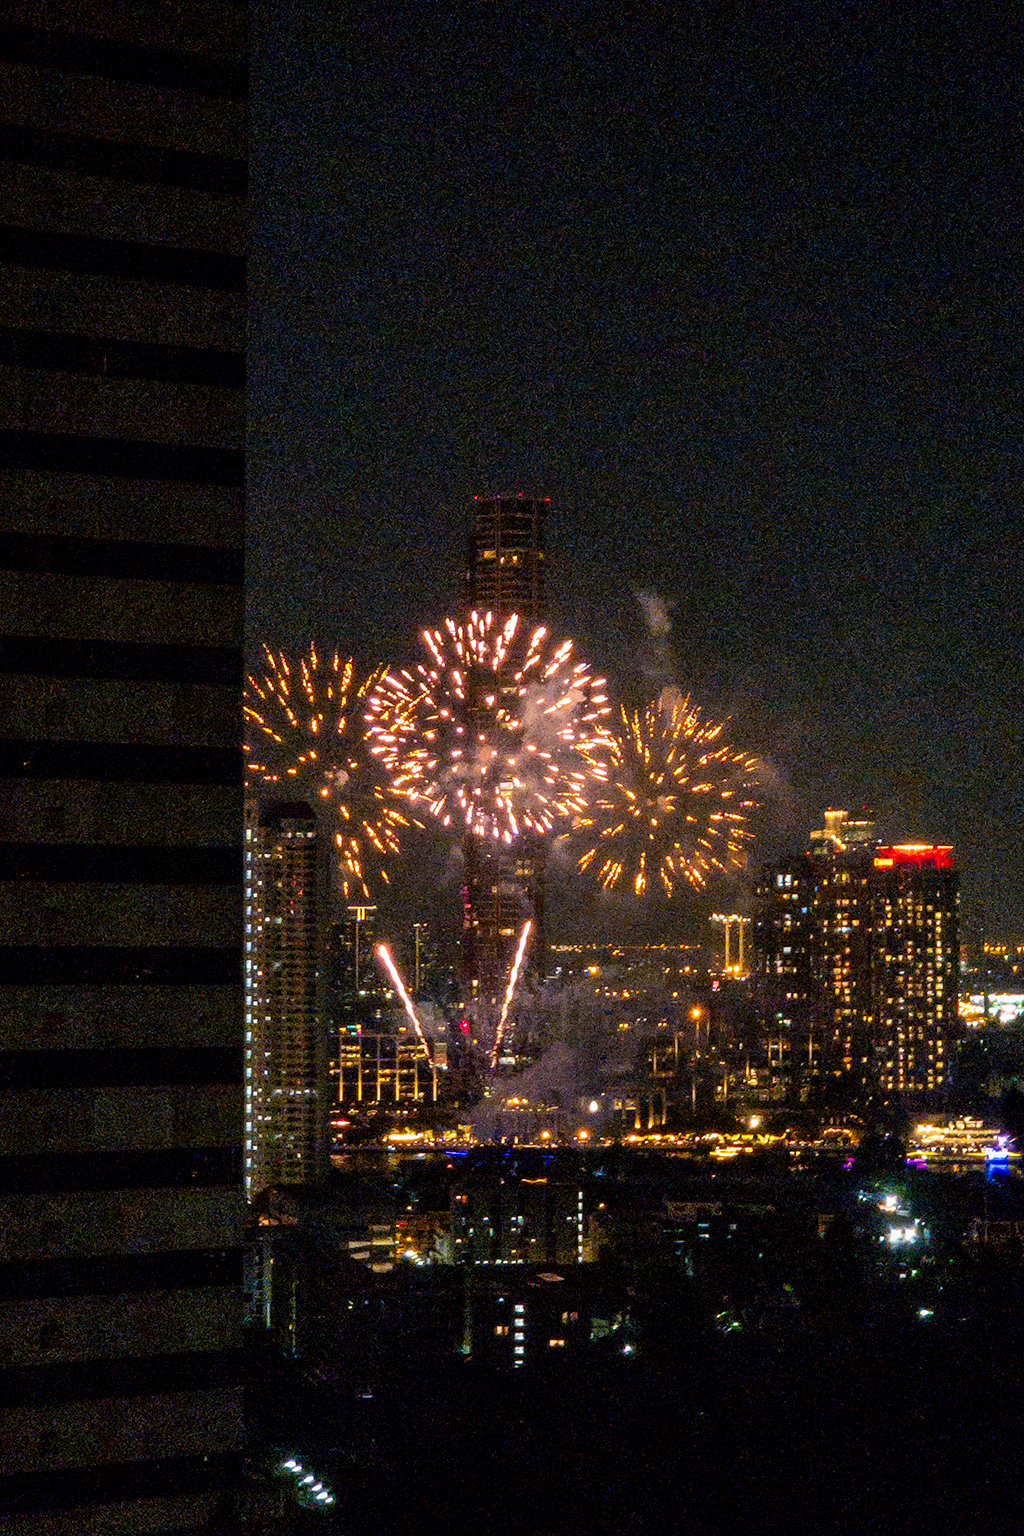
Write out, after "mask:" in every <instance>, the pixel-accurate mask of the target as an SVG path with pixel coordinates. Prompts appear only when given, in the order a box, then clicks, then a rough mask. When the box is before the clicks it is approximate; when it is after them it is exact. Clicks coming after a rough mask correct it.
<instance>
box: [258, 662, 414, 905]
mask: <svg viewBox="0 0 1024 1536" xmlns="http://www.w3.org/2000/svg"><path fill="white" fill-rule="evenodd" d="M263 651H264V661H265V668H264V670H263V671H262V673H261V674H260V675H259V676H253V675H251V674H250V675H249V676H248V677H247V678H246V680H245V701H244V706H243V708H244V713H245V725H246V738H247V739H246V742H245V746H244V748H243V750H244V752H245V754H246V782H247V783H248V784H249V785H250V787H257V786H266V787H270V786H274V787H278V786H279V787H280V788H281V789H282V790H285V789H286V790H287V791H288V792H289V793H290V794H292V795H295V796H298V797H302V798H304V799H307V800H308V801H309V802H310V804H311V805H312V806H313V807H314V808H315V809H316V808H319V809H325V810H326V809H329V810H330V811H331V813H332V815H333V816H334V817H336V818H337V823H338V825H337V826H336V828H335V831H334V844H335V850H336V855H337V865H338V876H339V881H340V885H341V890H342V894H343V895H344V897H345V899H346V900H349V899H351V898H352V897H353V896H364V897H368V896H369V894H370V891H369V886H368V884H367V879H368V878H373V877H377V876H379V878H381V879H382V880H384V881H387V878H388V876H387V870H386V869H385V867H384V865H385V862H386V861H387V860H388V859H389V858H391V857H393V856H394V855H395V854H397V853H398V851H399V837H400V835H401V833H402V832H403V831H404V830H405V829H406V828H408V827H410V826H414V825H416V823H415V822H413V821H412V820H411V819H410V817H409V816H408V814H407V806H406V803H405V802H404V801H403V800H402V799H400V798H399V797H398V796H397V795H396V794H395V793H394V791H393V790H392V789H391V786H390V784H389V783H388V780H387V778H386V777H385V776H384V774H383V773H382V772H381V769H380V765H379V763H378V761H377V759H376V757H374V756H373V754H372V753H370V752H369V751H368V750H367V743H366V730H365V726H364V723H363V719H362V713H363V709H364V707H365V701H366V698H367V695H368V694H369V692H370V690H371V689H372V688H373V687H375V686H376V684H377V683H378V682H379V681H380V679H381V678H382V677H383V676H384V674H385V672H386V670H387V669H386V668H384V667H378V668H376V669H375V670H374V671H372V672H370V673H364V674H362V675H357V673H356V667H355V663H354V662H353V661H352V659H351V657H349V658H348V659H347V660H346V659H343V658H342V657H340V656H339V655H338V654H337V653H335V654H333V655H331V656H323V657H321V656H320V654H319V653H318V651H317V649H316V646H315V645H311V646H310V648H309V651H308V653H307V654H306V655H304V656H300V657H298V658H296V659H293V660H289V659H288V658H287V657H286V656H284V655H283V654H281V653H278V654H277V655H275V654H274V653H273V652H272V651H271V650H269V649H268V647H267V646H264V647H263Z"/></svg>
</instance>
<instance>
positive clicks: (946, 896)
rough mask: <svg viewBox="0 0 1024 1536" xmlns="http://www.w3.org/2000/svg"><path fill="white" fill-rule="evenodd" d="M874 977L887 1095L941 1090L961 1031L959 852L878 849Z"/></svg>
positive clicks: (914, 847)
mask: <svg viewBox="0 0 1024 1536" xmlns="http://www.w3.org/2000/svg"><path fill="white" fill-rule="evenodd" d="M873 875H874V886H875V895H874V909H873V919H874V920H873V950H874V965H873V973H872V990H873V1010H874V1019H875V1037H876V1041H877V1043H878V1056H877V1060H878V1073H879V1077H880V1080H881V1084H882V1087H883V1088H884V1089H885V1090H886V1091H888V1092H897V1093H913V1092H921V1091H925V1092H926V1091H928V1090H930V1089H934V1088H937V1087H939V1086H940V1084H941V1083H942V1082H943V1081H944V1080H945V1077H946V1074H947V1071H948V1067H949V1053H950V1047H951V1044H952V1041H953V1040H954V1039H955V1036H956V1031H957V1027H958V1013H957V980H958V974H957V973H958V967H959V936H958V922H957V918H958V909H959V894H960V893H959V876H958V875H957V873H956V870H955V869H954V867H953V850H952V848H947V847H936V846H932V845H928V844H904V845H902V846H900V847H879V848H877V849H876V850H875V855H874V860H873Z"/></svg>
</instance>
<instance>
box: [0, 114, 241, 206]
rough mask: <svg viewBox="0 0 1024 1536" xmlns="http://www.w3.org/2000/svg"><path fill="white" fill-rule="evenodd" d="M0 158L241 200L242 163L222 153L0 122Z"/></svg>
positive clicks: (75, 172) (45, 168)
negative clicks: (200, 151)
mask: <svg viewBox="0 0 1024 1536" xmlns="http://www.w3.org/2000/svg"><path fill="white" fill-rule="evenodd" d="M0 160H8V161H13V162H14V163H15V164H17V165H31V166H36V167H39V168H40V169H44V170H49V171H70V172H71V173H72V174H75V175H79V176H105V177H110V178H112V179H114V180H117V181H124V182H129V183H136V184H139V185H144V186H161V187H181V188H184V189H185V190H187V191H190V192H206V193H208V194H209V195H210V196H212V197H230V198H244V197H245V193H246V184H247V176H248V172H247V166H246V162H245V161H244V160H238V159H234V158H232V157H229V156H227V155H208V154H197V153H196V152H195V151H192V150H184V149H162V148H158V147H155V146H153V145H149V144H137V143H136V144H133V143H125V142H124V141H119V140H117V139H105V138H96V137H94V136H93V135H91V134H84V133H53V132H51V131H50V130H48V129H46V128H20V127H17V126H15V125H14V124H10V123H4V124H0Z"/></svg>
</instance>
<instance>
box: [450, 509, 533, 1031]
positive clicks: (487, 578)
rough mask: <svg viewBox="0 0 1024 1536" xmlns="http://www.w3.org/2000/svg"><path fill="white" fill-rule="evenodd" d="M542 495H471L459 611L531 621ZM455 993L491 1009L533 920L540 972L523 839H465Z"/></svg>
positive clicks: (528, 854)
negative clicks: (508, 845) (510, 847)
mask: <svg viewBox="0 0 1024 1536" xmlns="http://www.w3.org/2000/svg"><path fill="white" fill-rule="evenodd" d="M547 511H548V501H547V500H546V499H542V498H539V497H529V496H486V497H485V496H478V497H476V498H475V500H474V506H473V523H472V528H471V530H470V535H469V540H468V548H467V556H466V573H465V580H464V583H463V609H464V612H466V613H470V612H472V611H476V612H491V613H493V614H494V615H495V616H496V617H497V618H499V619H507V618H509V617H510V616H511V615H512V614H514V613H517V614H519V616H520V618H522V619H524V620H526V621H528V622H530V623H535V622H536V621H537V620H539V619H540V618H541V616H542V614H543V611H544V555H545V537H546V519H547ZM465 854H466V881H465V885H464V888H463V921H462V992H463V1001H464V1002H465V1003H466V1004H474V1003H476V1004H479V1005H482V1007H483V1008H484V1009H485V1010H487V1009H490V1010H493V1009H494V1008H495V1007H497V1006H498V1005H499V1004H500V1002H501V999H502V996H503V994H504V991H505V986H506V984H507V982H508V976H509V971H510V969H511V966H512V961H513V958H514V956H515V951H516V944H517V942H518V938H519V934H520V932H521V931H522V927H523V923H524V922H525V921H526V919H527V918H530V919H531V920H532V922H533V932H532V935H531V942H530V949H529V952H528V955H527V969H529V970H532V971H534V972H536V973H539V974H543V971H544V968H545V958H546V951H545V943H544V868H545V849H544V846H543V844H542V843H541V842H540V841H539V839H536V840H529V839H524V840H523V842H522V846H520V847H519V848H518V849H517V850H516V851H515V852H511V851H509V852H499V851H497V850H496V849H494V848H491V847H487V846H484V845H483V844H482V842H481V840H480V839H479V838H473V837H467V839H466V843H465Z"/></svg>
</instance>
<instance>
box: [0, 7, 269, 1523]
mask: <svg viewBox="0 0 1024 1536" xmlns="http://www.w3.org/2000/svg"><path fill="white" fill-rule="evenodd" d="M0 70H2V72H3V77H4V89H3V92H2V101H3V107H2V109H0V110H2V115H3V120H4V131H3V136H2V147H0V157H2V160H3V167H2V175H3V183H4V190H5V196H4V209H3V212H2V214H0V221H2V222H0V348H2V353H3V355H2V360H0V366H2V368H3V372H4V375H5V378H4V385H5V387H4V388H3V390H0V414H2V420H0V482H2V495H0V564H2V566H3V571H4V579H3V598H2V609H3V611H2V615H0V694H2V698H0V765H2V766H0V773H2V775H3V778H4V780H5V783H4V786H3V795H2V798H0V818H2V828H3V830H2V832H0V864H2V873H0V882H3V884H2V899H0V1075H2V1093H3V1101H2V1105H0V1138H2V1146H0V1179H2V1182H3V1190H2V1192H0V1210H2V1219H0V1228H2V1232H3V1238H2V1242H3V1253H2V1255H0V1287H2V1292H3V1302H2V1304H0V1364H2V1369H0V1390H2V1392H3V1398H4V1403H3V1407H2V1409H0V1423H2V1430H0V1438H2V1441H3V1445H4V1455H3V1464H2V1466H0V1527H2V1528H3V1529H4V1530H5V1531H12V1532H27V1531H29V1530H31V1531H32V1532H33V1533H34V1536H48V1533H54V1536H56V1533H57V1532H61V1533H66V1532H71V1531H76V1532H77V1531H83V1532H84V1531H95V1532H100V1531H115V1530H116V1531H125V1532H127V1531H135V1530H147V1531H168V1532H169V1531H186V1530H196V1529H199V1528H202V1527H204V1525H205V1523H206V1521H207V1520H208V1518H209V1517H210V1513H211V1511H212V1509H213V1508H214V1506H215V1505H217V1504H218V1502H219V1501H220V1500H221V1499H222V1497H223V1495H224V1493H225V1490H227V1489H230V1487H231V1486H232V1485H233V1484H234V1483H235V1482H236V1480H237V1478H238V1476H239V1471H240V1466H239V1456H240V1446H241V1438H240V1437H241V1430H242V1412H241V1406H242V1405H241V1397H242V1394H241V1382H242V1352H241V1348H240V1326H241V1321H242V1317H241V1304H240V1290H239V1288H240V1285H241V1281H242V1270H243V1263H242V1259H243V1255H242V1238H241V1213H242V1198H241V1178H240V1172H241V1170H240V1142H241V1129H242V1088H241V1046H242V985H241V963H240V962H241V947H240V934H241V924H242V858H241V846H240V844H241V828H242V788H241V780H242V774H241V753H240V726H239V721H240V707H241V674H242V656H241V640H242V609H243V591H242V579H243V559H242V545H243V522H244V486H245V453H244V443H245V355H244V349H245V316H246V308H245V306H246V297H245V281H246V279H245V241H246V97H247V45H246V9H245V7H244V6H243V5H232V4H229V3H224V4H212V3H211V4H206V3H198V4H196V5H194V6H178V5H170V4H150V5H145V6H143V5H141V4H138V5H136V4H132V3H130V0H126V3H114V0H89V3H87V4H86V3H83V0H60V3H57V0H36V3H33V4H31V5H29V4H23V3H21V0H12V3H11V4H9V5H8V6H6V7H5V10H4V18H3V25H2V27H0Z"/></svg>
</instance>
